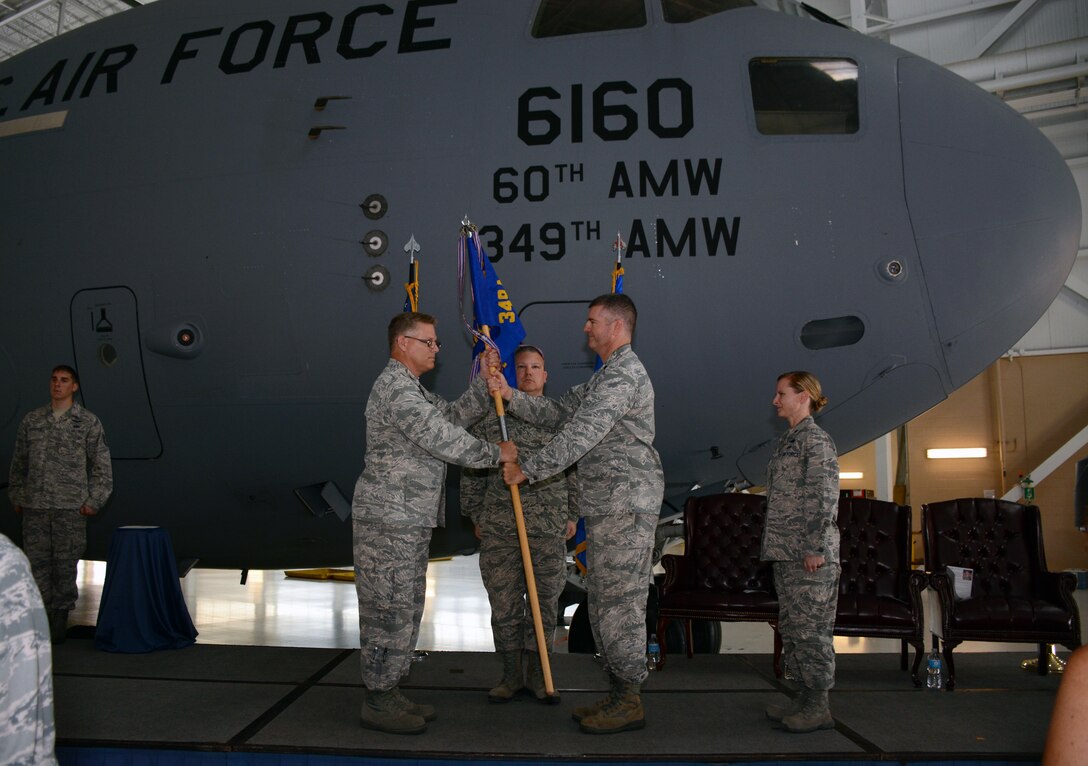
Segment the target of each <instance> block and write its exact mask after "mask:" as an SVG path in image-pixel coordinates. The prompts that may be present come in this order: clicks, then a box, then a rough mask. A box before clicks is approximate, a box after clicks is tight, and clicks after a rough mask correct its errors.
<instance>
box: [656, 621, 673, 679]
mask: <svg viewBox="0 0 1088 766" xmlns="http://www.w3.org/2000/svg"><path fill="white" fill-rule="evenodd" d="M669 622H670V620H669V618H668V617H660V616H659V617H658V618H657V645H658V646H659V647H660V648H661V662H660V664H659V665H658V666H657V668H658V670H664V669H665V659H666V658H667V656H668V649H666V647H665V645H666V644H667V643H668V642H667V641H666V640H665V631H666V630H668V627H669Z"/></svg>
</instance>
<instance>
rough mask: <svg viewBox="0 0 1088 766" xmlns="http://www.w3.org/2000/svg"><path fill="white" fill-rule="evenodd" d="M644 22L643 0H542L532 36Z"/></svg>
mask: <svg viewBox="0 0 1088 766" xmlns="http://www.w3.org/2000/svg"><path fill="white" fill-rule="evenodd" d="M644 26H646V4H645V2H644V0H608V2H606V3H602V2H587V0H541V3H540V7H539V8H538V9H537V12H536V18H535V19H533V37H559V36H561V35H581V34H585V33H586V32H608V31H611V30H615V29H635V28H636V27H644Z"/></svg>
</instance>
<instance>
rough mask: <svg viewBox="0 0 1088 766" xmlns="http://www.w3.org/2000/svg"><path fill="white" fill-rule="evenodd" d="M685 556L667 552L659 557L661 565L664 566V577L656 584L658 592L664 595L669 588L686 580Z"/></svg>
mask: <svg viewBox="0 0 1088 766" xmlns="http://www.w3.org/2000/svg"><path fill="white" fill-rule="evenodd" d="M687 564H688V562H687V557H685V556H684V555H682V554H677V553H667V554H665V555H664V556H662V557H661V566H663V567H665V579H664V580H662V581H661V584H660V585H659V586H658V594H659V597H660V596H664V595H665V594H666V593H668V592H669V589H670V588H675V587H677V586H678V585H680V584H681V583H683V582H686V581H687V568H688V567H687Z"/></svg>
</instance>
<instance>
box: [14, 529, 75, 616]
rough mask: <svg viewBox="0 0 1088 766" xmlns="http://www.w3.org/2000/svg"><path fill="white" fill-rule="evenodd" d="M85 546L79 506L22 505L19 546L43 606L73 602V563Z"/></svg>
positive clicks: (70, 605)
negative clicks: (20, 542) (43, 506)
mask: <svg viewBox="0 0 1088 766" xmlns="http://www.w3.org/2000/svg"><path fill="white" fill-rule="evenodd" d="M86 549H87V518H86V517H85V516H82V515H80V513H79V509H75V510H73V509H70V508H64V509H57V508H23V550H24V551H25V552H26V557H27V559H28V560H29V561H30V571H32V572H33V573H34V581H35V582H36V583H38V591H39V592H40V593H41V595H42V603H43V604H44V605H45V608H46V609H47V610H52V609H68V610H71V609H72V608H73V607H74V606H75V605H76V599H77V598H78V597H79V589H78V588H77V587H76V565H77V564H78V562H79V560H80V558H82V557H83V551H85V550H86Z"/></svg>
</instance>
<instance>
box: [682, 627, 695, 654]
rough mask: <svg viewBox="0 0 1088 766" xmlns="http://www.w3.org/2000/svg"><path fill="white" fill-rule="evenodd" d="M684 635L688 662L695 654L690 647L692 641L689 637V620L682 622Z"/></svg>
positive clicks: (693, 649) (693, 648)
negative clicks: (686, 640)
mask: <svg viewBox="0 0 1088 766" xmlns="http://www.w3.org/2000/svg"><path fill="white" fill-rule="evenodd" d="M684 635H685V636H686V637H687V639H688V659H689V660H690V659H691V658H692V655H694V654H695V647H693V646H692V644H693V643H694V641H693V639H692V636H691V620H690V619H689V620H684Z"/></svg>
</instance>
